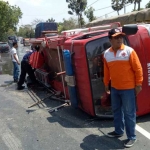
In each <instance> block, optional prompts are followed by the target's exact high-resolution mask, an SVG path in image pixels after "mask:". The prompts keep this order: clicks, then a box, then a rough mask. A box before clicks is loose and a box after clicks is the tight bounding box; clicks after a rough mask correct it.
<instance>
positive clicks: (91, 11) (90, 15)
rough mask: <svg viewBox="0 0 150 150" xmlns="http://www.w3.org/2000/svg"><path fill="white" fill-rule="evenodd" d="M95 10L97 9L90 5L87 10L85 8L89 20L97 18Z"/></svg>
mask: <svg viewBox="0 0 150 150" xmlns="http://www.w3.org/2000/svg"><path fill="white" fill-rule="evenodd" d="M94 11H95V9H94V8H93V7H90V8H88V9H87V10H85V12H84V14H85V15H86V17H87V18H88V19H89V22H91V21H93V20H95V19H96V17H95V16H94Z"/></svg>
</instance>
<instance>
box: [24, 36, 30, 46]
mask: <svg viewBox="0 0 150 150" xmlns="http://www.w3.org/2000/svg"><path fill="white" fill-rule="evenodd" d="M23 45H24V46H30V39H29V38H24V39H23Z"/></svg>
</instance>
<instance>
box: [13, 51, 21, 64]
mask: <svg viewBox="0 0 150 150" xmlns="http://www.w3.org/2000/svg"><path fill="white" fill-rule="evenodd" d="M13 55H14V59H15V60H16V62H17V64H18V65H20V62H19V60H18V59H17V56H16V55H17V54H16V53H14V54H13Z"/></svg>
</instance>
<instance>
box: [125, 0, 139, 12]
mask: <svg viewBox="0 0 150 150" xmlns="http://www.w3.org/2000/svg"><path fill="white" fill-rule="evenodd" d="M141 2H142V0H127V3H134V9H133V10H134V11H135V10H136V4H137V5H138V9H137V10H138V11H139V10H140V9H141Z"/></svg>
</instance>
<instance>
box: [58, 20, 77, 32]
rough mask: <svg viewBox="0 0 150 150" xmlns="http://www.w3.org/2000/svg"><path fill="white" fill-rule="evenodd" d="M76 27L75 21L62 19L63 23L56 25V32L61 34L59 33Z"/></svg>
mask: <svg viewBox="0 0 150 150" xmlns="http://www.w3.org/2000/svg"><path fill="white" fill-rule="evenodd" d="M77 26H78V21H77V19H74V18H72V17H70V18H69V19H68V20H66V19H63V22H59V23H58V32H59V33H61V31H65V30H70V29H75V28H77Z"/></svg>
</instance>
